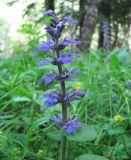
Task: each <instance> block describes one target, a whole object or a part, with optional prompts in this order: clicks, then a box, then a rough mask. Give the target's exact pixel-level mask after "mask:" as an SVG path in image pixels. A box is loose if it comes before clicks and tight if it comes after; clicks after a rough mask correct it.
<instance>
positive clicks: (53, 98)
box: [42, 92, 61, 107]
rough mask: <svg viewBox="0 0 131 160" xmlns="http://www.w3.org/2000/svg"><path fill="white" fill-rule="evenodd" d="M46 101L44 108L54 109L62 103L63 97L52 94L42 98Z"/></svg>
mask: <svg viewBox="0 0 131 160" xmlns="http://www.w3.org/2000/svg"><path fill="white" fill-rule="evenodd" d="M42 97H43V98H45V99H46V101H45V103H44V107H52V106H54V105H56V104H58V103H60V101H61V95H60V94H58V93H56V92H50V93H47V94H44V95H43V96H42Z"/></svg>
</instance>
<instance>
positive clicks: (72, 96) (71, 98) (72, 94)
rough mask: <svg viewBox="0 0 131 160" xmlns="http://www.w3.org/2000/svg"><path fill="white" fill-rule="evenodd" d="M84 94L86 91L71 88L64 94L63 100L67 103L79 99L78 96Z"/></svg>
mask: <svg viewBox="0 0 131 160" xmlns="http://www.w3.org/2000/svg"><path fill="white" fill-rule="evenodd" d="M86 94H87V92H84V91H80V90H76V89H73V90H71V91H70V92H68V93H67V94H66V96H65V98H64V100H65V101H66V102H67V103H70V102H72V101H75V100H80V97H81V96H84V95H86Z"/></svg>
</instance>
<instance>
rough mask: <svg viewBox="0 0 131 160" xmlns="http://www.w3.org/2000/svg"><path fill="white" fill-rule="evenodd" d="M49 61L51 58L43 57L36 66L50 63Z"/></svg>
mask: <svg viewBox="0 0 131 160" xmlns="http://www.w3.org/2000/svg"><path fill="white" fill-rule="evenodd" d="M51 62H53V60H51V59H47V58H45V59H43V60H41V61H39V63H38V66H43V65H45V64H48V63H51Z"/></svg>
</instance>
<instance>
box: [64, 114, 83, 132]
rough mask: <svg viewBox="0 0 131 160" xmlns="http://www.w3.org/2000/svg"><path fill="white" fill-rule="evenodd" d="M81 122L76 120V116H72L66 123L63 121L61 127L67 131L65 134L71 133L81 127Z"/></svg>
mask: <svg viewBox="0 0 131 160" xmlns="http://www.w3.org/2000/svg"><path fill="white" fill-rule="evenodd" d="M81 126H82V125H81V123H80V122H79V121H78V119H77V117H76V116H72V117H71V118H69V119H68V121H67V123H65V124H64V125H63V127H62V129H63V130H64V131H65V132H66V133H67V134H73V133H75V132H76V130H77V129H79V128H80V127H81Z"/></svg>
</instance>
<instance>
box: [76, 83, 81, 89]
mask: <svg viewBox="0 0 131 160" xmlns="http://www.w3.org/2000/svg"><path fill="white" fill-rule="evenodd" d="M80 88H81V84H80V83H79V82H78V83H77V85H76V87H75V89H77V90H80Z"/></svg>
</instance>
